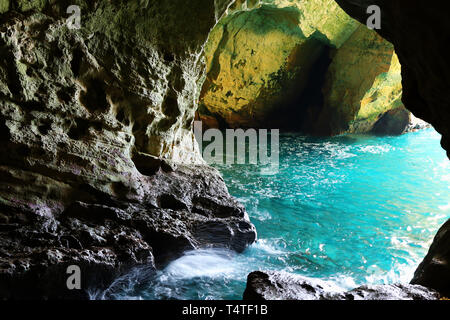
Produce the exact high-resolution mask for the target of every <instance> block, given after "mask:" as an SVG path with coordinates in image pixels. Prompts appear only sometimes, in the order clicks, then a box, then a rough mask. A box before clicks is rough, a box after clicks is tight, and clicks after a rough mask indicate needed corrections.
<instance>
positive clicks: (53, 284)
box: [0, 0, 256, 297]
mask: <svg viewBox="0 0 450 320" xmlns="http://www.w3.org/2000/svg"><path fill="white" fill-rule="evenodd" d="M229 2H230V1H217V0H216V1H206V0H196V1H191V2H190V4H189V5H186V3H185V1H181V0H180V1H163V2H156V1H137V0H136V1H115V2H114V3H111V2H110V1H106V0H105V1H102V0H99V1H70V3H69V1H58V2H54V1H14V2H12V1H2V2H1V5H0V10H1V11H2V12H5V13H3V14H2V15H1V16H0V20H1V24H0V25H1V26H0V57H1V59H0V132H1V134H0V138H1V142H2V143H1V146H0V148H1V152H0V177H1V178H0V180H1V183H0V226H1V227H0V297H45V296H51V297H71V296H73V295H75V296H77V297H86V295H87V292H86V290H87V289H88V288H89V287H102V285H106V284H107V283H108V282H109V281H110V280H111V279H113V278H114V277H115V276H116V275H117V274H118V273H120V272H121V271H123V270H125V269H126V268H128V267H130V266H132V265H136V264H147V265H148V266H149V268H152V267H153V268H154V267H155V266H158V265H161V264H164V263H165V261H167V259H170V258H173V257H174V256H176V255H177V254H179V253H181V252H182V251H183V250H185V249H189V248H196V247H199V246H203V245H209V246H211V245H212V246H225V247H230V248H232V249H235V250H238V251H242V250H243V249H244V248H245V246H246V245H247V244H249V243H251V242H253V241H254V240H255V237H256V233H255V230H254V227H253V226H252V224H251V223H250V222H249V221H248V217H247V215H246V213H245V210H244V208H243V207H242V206H241V205H240V204H238V203H237V202H236V201H235V200H234V199H233V198H232V197H231V196H230V195H229V194H228V191H227V189H226V186H225V184H224V182H223V180H222V178H221V177H220V175H219V173H218V172H217V171H216V170H213V169H211V168H208V167H206V166H205V165H204V164H203V160H202V159H201V157H200V154H199V152H198V150H197V144H196V143H195V140H194V136H193V133H192V121H193V119H194V112H195V109H196V107H197V106H196V100H197V98H198V95H199V81H200V80H201V78H202V75H203V73H204V62H203V61H202V51H203V46H204V44H205V42H206V40H207V37H208V33H209V32H210V30H211V28H212V27H213V26H214V24H215V23H216V22H217V20H218V19H219V17H220V16H221V15H222V13H223V12H224V11H225V9H226V6H227V5H228V4H229ZM71 4H77V5H79V6H80V8H81V29H80V30H71V29H69V28H68V27H67V24H66V18H67V17H68V14H66V8H67V7H68V6H69V5H71ZM8 9H9V11H7V10H8ZM212 234H214V237H213V236H212ZM218 235H220V236H218ZM70 264H76V265H79V266H80V267H81V271H82V276H83V286H82V288H83V290H82V291H80V292H73V291H70V292H69V291H68V290H67V288H66V277H67V275H66V273H65V271H66V270H65V268H66V267H67V266H68V265H70ZM75 291H76V290H75Z"/></svg>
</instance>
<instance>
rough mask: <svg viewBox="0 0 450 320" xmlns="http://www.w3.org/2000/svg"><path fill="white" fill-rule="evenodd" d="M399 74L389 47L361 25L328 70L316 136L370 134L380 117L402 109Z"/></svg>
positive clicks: (395, 59)
mask: <svg viewBox="0 0 450 320" xmlns="http://www.w3.org/2000/svg"><path fill="white" fill-rule="evenodd" d="M400 71H401V67H400V64H399V62H398V59H397V56H396V55H395V53H394V47H393V46H392V44H390V43H389V42H387V41H386V40H384V39H382V38H381V37H380V36H379V35H378V34H376V33H375V32H373V31H371V30H369V29H367V27H366V26H362V25H361V26H360V27H359V28H358V29H357V30H356V31H355V32H354V33H353V35H352V36H351V37H350V38H349V39H348V40H347V41H346V42H345V43H344V45H343V46H342V47H341V48H340V49H339V50H337V51H336V53H335V55H334V57H333V59H332V62H331V65H330V67H329V68H328V71H327V75H326V81H325V85H324V89H323V92H324V106H323V109H322V110H321V112H320V115H319V119H318V121H317V123H316V124H315V125H314V130H315V131H316V133H320V134H339V133H344V132H370V131H371V130H372V128H373V126H374V124H375V122H376V121H377V120H378V119H379V118H380V117H381V116H382V115H383V114H384V113H386V112H387V111H389V110H392V109H397V108H399V107H401V106H402V103H401V96H402V86H401V75H400ZM407 124H408V123H406V124H403V123H400V124H399V125H400V126H401V125H403V129H404V128H405V127H406V126H407ZM402 131H403V130H400V132H402Z"/></svg>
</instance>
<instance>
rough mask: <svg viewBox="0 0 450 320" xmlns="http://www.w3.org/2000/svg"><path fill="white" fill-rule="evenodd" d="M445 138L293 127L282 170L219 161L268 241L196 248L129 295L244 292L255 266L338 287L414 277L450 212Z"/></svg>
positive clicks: (233, 295)
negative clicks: (327, 134) (324, 132)
mask: <svg viewBox="0 0 450 320" xmlns="http://www.w3.org/2000/svg"><path fill="white" fill-rule="evenodd" d="M439 140H440V136H439V134H438V133H436V132H435V131H434V130H433V129H427V130H422V131H419V132H415V133H408V134H405V135H402V136H398V137H375V136H364V135H345V136H339V137H333V138H327V139H323V138H312V137H305V136H301V135H295V134H285V135H282V136H281V137H280V168H279V171H278V173H276V174H273V175H261V172H260V168H259V167H258V166H253V165H229V166H227V165H216V167H217V168H218V169H219V170H220V171H221V173H222V174H223V177H224V179H225V181H226V183H227V186H228V188H229V191H230V193H231V194H232V195H234V196H235V197H236V198H238V199H239V200H240V201H241V202H242V203H243V204H244V205H245V206H246V209H247V211H248V213H249V216H250V219H251V220H252V222H253V223H254V224H255V226H256V229H257V231H258V239H259V240H258V242H257V243H256V244H254V245H252V246H251V247H249V248H248V249H247V250H246V251H245V252H244V253H243V254H235V253H233V252H229V251H226V250H200V251H196V252H189V253H186V254H185V256H183V257H181V258H180V259H178V260H176V261H174V262H172V263H171V264H170V265H169V266H168V267H167V268H166V269H164V270H162V271H160V272H159V274H158V276H157V277H156V279H155V280H154V281H153V282H152V284H151V286H149V287H147V288H144V289H142V290H141V291H140V292H136V291H134V292H133V293H132V294H131V293H129V295H128V297H131V296H132V297H133V298H136V297H139V298H143V299H241V298H242V293H243V291H244V289H245V282H246V276H247V274H248V273H249V272H251V271H254V270H284V271H287V272H292V273H298V274H302V275H305V276H308V277H312V278H320V279H322V280H324V281H327V282H329V283H330V284H332V285H333V286H334V287H335V289H336V291H342V290H346V289H351V288H354V287H356V286H358V285H361V284H366V283H377V284H378V283H380V284H381V283H394V282H404V283H406V282H409V280H410V279H411V278H412V275H413V272H414V270H415V268H416V267H417V265H418V264H419V263H420V261H421V260H422V258H423V257H424V255H425V254H426V252H427V250H428V247H429V245H430V244H431V241H432V239H433V236H434V235H435V233H436V232H437V230H438V228H439V226H440V225H442V224H443V223H444V221H445V220H446V219H448V218H449V217H450V189H449V185H450V184H449V181H450V162H449V160H448V159H447V157H446V155H445V152H444V151H443V150H442V148H441V147H440V144H439ZM126 297H127V296H126V295H125V296H124V295H122V296H121V298H126Z"/></svg>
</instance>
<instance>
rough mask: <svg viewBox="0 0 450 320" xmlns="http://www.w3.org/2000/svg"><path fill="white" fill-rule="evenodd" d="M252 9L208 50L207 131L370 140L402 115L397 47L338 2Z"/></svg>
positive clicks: (225, 26) (230, 21)
mask: <svg viewBox="0 0 450 320" xmlns="http://www.w3.org/2000/svg"><path fill="white" fill-rule="evenodd" d="M244 3H247V7H246V8H245V9H246V10H245V11H237V12H231V13H229V15H228V16H227V17H225V18H224V19H222V20H221V21H220V23H219V24H218V25H217V26H216V27H215V28H214V29H213V31H212V33H211V35H210V38H209V41H208V44H207V46H206V57H207V77H206V81H205V83H204V85H203V89H202V93H201V97H200V108H199V118H200V119H201V120H202V121H203V122H204V123H205V124H206V125H207V126H210V127H233V128H236V127H263V128H268V127H271V128H282V129H288V130H297V131H303V132H306V133H314V134H325V135H333V134H339V133H343V132H370V131H371V130H372V129H373V128H374V124H375V123H376V121H378V120H379V119H380V118H381V117H383V115H384V114H385V113H387V111H389V110H394V109H398V108H401V107H402V102H401V94H402V87H401V75H400V71H401V70H400V69H401V68H400V63H399V61H398V58H397V56H396V55H395V53H394V48H393V46H392V44H390V43H389V42H387V41H386V40H384V39H383V38H381V37H380V36H379V35H378V34H377V33H375V32H374V31H372V30H369V29H368V28H367V27H366V26H364V25H361V24H359V23H357V22H355V21H354V20H353V19H351V18H350V17H349V16H347V15H346V14H345V13H344V12H343V10H342V9H341V8H340V7H339V6H338V5H337V4H336V3H335V2H334V1H329V0H317V1H282V0H278V1H276V0H274V1H259V2H258V3H257V5H256V6H254V7H252V8H249V6H248V2H244ZM242 5H243V4H241V10H242ZM235 10H238V8H236V9H235ZM391 119H392V120H396V118H395V117H392V118H391ZM402 125H403V128H402V129H404V128H405V127H406V125H405V124H404V123H403V122H399V124H398V126H402ZM384 128H385V129H386V130H387V131H386V133H397V131H398V130H393V131H388V129H389V128H390V126H386V127H384ZM400 132H402V130H400ZM378 133H381V131H380V129H379V128H378Z"/></svg>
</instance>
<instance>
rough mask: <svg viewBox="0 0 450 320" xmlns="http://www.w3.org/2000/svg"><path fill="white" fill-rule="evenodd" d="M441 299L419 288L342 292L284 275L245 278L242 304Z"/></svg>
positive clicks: (406, 286) (387, 287)
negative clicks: (244, 302) (254, 301)
mask: <svg viewBox="0 0 450 320" xmlns="http://www.w3.org/2000/svg"><path fill="white" fill-rule="evenodd" d="M439 297H440V295H439V294H438V293H437V292H435V291H433V290H431V289H427V288H425V287H423V286H420V285H411V284H392V285H365V286H361V287H358V288H356V289H353V290H350V291H346V292H343V291H342V290H339V289H337V288H336V287H334V286H333V285H332V284H330V283H328V282H325V281H322V280H319V279H313V278H307V277H303V276H300V275H294V274H289V273H285V272H275V271H270V272H262V271H255V272H252V273H250V274H249V275H248V278H247V287H246V288H245V292H244V300H437V299H439Z"/></svg>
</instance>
